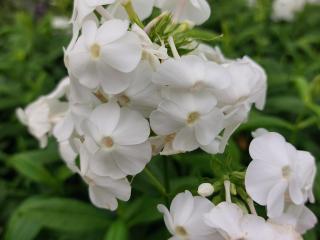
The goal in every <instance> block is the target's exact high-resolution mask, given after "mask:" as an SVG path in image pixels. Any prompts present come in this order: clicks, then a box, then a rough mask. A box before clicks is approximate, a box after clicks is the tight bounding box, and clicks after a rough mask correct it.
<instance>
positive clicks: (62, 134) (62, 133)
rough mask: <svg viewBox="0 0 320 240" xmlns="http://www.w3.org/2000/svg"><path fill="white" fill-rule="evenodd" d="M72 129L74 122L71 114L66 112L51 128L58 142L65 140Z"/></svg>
mask: <svg viewBox="0 0 320 240" xmlns="http://www.w3.org/2000/svg"><path fill="white" fill-rule="evenodd" d="M73 130H74V123H73V119H72V117H71V114H67V115H66V116H65V117H64V118H63V119H62V120H61V121H59V122H58V123H57V124H56V125H55V126H54V128H53V135H54V136H55V137H56V138H57V140H58V141H59V142H61V141H65V140H67V139H68V138H69V137H70V136H71V134H72V132H73Z"/></svg>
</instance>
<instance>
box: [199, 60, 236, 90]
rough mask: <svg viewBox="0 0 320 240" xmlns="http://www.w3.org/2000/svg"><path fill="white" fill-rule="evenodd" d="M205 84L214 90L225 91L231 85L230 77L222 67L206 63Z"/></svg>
mask: <svg viewBox="0 0 320 240" xmlns="http://www.w3.org/2000/svg"><path fill="white" fill-rule="evenodd" d="M205 83H206V85H207V86H209V87H212V88H215V89H225V88H227V87H228V86H229V85H230V84H231V75H230V74H229V73H228V71H227V70H226V69H225V68H224V67H222V66H220V65H218V64H215V63H213V62H208V63H207V64H206V77H205Z"/></svg>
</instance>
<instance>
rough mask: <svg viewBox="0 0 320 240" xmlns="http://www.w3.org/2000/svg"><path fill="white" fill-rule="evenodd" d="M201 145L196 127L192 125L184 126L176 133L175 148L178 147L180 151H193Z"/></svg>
mask: <svg viewBox="0 0 320 240" xmlns="http://www.w3.org/2000/svg"><path fill="white" fill-rule="evenodd" d="M198 147H199V143H198V142H197V139H196V136H195V133H194V128H192V127H184V128H182V129H181V130H180V131H179V132H178V133H177V135H176V137H175V139H174V141H173V148H174V149H178V150H180V151H186V152H189V151H193V150H196V149H197V148H198Z"/></svg>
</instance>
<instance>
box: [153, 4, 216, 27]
mask: <svg viewBox="0 0 320 240" xmlns="http://www.w3.org/2000/svg"><path fill="white" fill-rule="evenodd" d="M157 6H158V7H159V8H160V9H161V10H162V11H169V12H171V13H172V14H173V16H174V20H175V21H177V22H184V21H190V22H192V23H193V24H196V25H200V24H202V23H204V22H205V21H207V20H208V18H209V17H210V14H211V8H210V6H209V4H208V2H207V1H206V0H158V2H157Z"/></svg>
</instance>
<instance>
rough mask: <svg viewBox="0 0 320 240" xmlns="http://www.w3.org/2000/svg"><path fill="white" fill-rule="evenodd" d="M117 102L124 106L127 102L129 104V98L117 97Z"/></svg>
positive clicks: (124, 96)
mask: <svg viewBox="0 0 320 240" xmlns="http://www.w3.org/2000/svg"><path fill="white" fill-rule="evenodd" d="M118 102H119V104H120V106H122V107H123V106H126V105H127V104H128V103H129V102H130V98H129V97H128V96H126V95H120V96H119V97H118Z"/></svg>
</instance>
